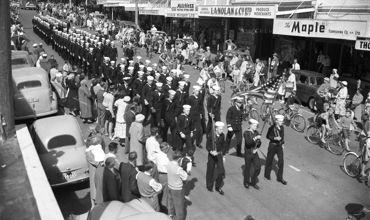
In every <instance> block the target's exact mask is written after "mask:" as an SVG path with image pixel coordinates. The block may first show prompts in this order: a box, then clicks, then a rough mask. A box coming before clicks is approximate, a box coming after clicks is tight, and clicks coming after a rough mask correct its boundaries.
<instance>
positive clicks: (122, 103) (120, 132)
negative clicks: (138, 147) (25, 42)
mask: <svg viewBox="0 0 370 220" xmlns="http://www.w3.org/2000/svg"><path fill="white" fill-rule="evenodd" d="M130 100H131V98H130V96H125V94H123V93H122V94H119V95H118V99H117V100H116V101H115V102H114V106H115V107H116V108H117V113H116V127H115V128H114V137H113V139H115V138H119V143H120V144H121V145H124V143H125V139H126V121H125V111H126V107H127V105H128V102H129V101H130Z"/></svg>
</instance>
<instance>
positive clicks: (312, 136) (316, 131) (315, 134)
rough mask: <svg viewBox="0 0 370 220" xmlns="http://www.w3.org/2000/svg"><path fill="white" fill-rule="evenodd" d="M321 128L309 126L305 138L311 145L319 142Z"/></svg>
mask: <svg viewBox="0 0 370 220" xmlns="http://www.w3.org/2000/svg"><path fill="white" fill-rule="evenodd" d="M321 135H322V132H321V128H318V127H317V125H310V126H308V128H307V131H306V138H307V140H308V141H309V142H310V143H312V144H318V143H320V141H321Z"/></svg>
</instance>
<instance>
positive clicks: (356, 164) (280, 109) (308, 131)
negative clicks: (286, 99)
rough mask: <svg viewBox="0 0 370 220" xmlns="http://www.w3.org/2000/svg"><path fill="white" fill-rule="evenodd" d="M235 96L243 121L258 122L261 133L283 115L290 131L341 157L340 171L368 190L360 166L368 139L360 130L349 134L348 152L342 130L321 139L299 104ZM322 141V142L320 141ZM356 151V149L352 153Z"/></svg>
mask: <svg viewBox="0 0 370 220" xmlns="http://www.w3.org/2000/svg"><path fill="white" fill-rule="evenodd" d="M237 96H239V97H242V98H243V99H244V106H246V107H245V108H244V110H243V119H244V120H248V119H250V118H253V119H255V120H258V121H260V124H261V125H262V128H261V131H260V132H261V133H262V132H263V129H264V127H265V126H266V125H268V126H269V125H272V124H273V123H274V118H275V115H277V114H281V115H284V116H285V121H284V124H285V125H286V126H290V127H291V128H292V129H293V130H295V131H297V132H300V133H305V137H306V140H307V141H308V142H310V143H312V144H314V145H316V146H319V147H322V148H325V149H326V150H328V151H329V152H330V153H332V154H334V155H339V156H341V155H343V154H344V156H343V161H342V169H343V171H344V172H345V173H346V174H347V175H348V176H350V177H353V178H358V179H359V180H360V181H361V182H364V183H365V184H366V185H367V186H368V187H370V168H367V170H366V174H367V177H366V178H364V177H361V165H362V164H363V162H364V161H363V158H364V154H365V153H366V151H365V147H366V139H367V138H368V137H367V136H365V135H363V134H362V133H361V130H360V129H354V130H352V131H351V146H350V147H351V148H353V151H352V149H351V151H349V152H348V151H347V150H346V147H345V138H344V135H343V133H342V132H341V131H332V132H326V134H325V135H324V137H323V134H324V132H323V130H322V127H321V126H320V125H318V124H317V123H316V120H315V117H316V116H314V117H312V118H309V119H308V120H306V118H305V117H304V116H303V115H302V108H301V106H299V105H296V104H294V105H289V106H288V105H285V104H282V103H280V102H279V100H277V99H276V98H275V97H274V98H273V99H266V97H264V96H263V94H261V92H260V91H252V92H251V91H249V92H244V93H241V94H237ZM322 140H324V141H322ZM354 149H356V150H354Z"/></svg>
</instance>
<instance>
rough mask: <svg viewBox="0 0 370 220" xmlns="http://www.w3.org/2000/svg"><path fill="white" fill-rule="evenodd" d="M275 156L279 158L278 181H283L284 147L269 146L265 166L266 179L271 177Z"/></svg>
mask: <svg viewBox="0 0 370 220" xmlns="http://www.w3.org/2000/svg"><path fill="white" fill-rule="evenodd" d="M275 154H276V155H277V157H278V173H277V180H282V179H283V170H284V151H283V148H282V146H280V145H273V144H271V143H270V144H269V148H268V151H267V158H266V165H265V177H270V173H271V169H272V161H273V160H274V156H275Z"/></svg>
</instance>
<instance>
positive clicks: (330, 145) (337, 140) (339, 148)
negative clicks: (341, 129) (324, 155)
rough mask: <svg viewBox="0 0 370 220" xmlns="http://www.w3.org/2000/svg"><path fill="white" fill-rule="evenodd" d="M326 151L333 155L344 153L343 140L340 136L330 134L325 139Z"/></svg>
mask: <svg viewBox="0 0 370 220" xmlns="http://www.w3.org/2000/svg"><path fill="white" fill-rule="evenodd" d="M325 141H326V147H327V149H328V151H330V152H331V153H333V154H335V155H342V154H343V152H344V146H343V144H344V143H343V141H344V140H343V138H342V136H341V135H340V134H330V135H328V136H327V137H326V138H325Z"/></svg>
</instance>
